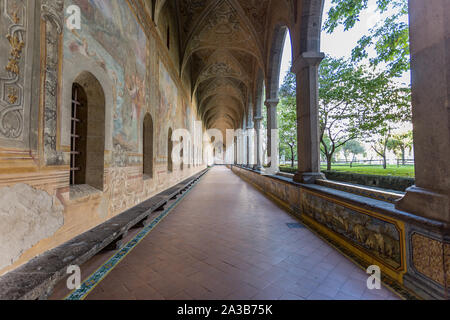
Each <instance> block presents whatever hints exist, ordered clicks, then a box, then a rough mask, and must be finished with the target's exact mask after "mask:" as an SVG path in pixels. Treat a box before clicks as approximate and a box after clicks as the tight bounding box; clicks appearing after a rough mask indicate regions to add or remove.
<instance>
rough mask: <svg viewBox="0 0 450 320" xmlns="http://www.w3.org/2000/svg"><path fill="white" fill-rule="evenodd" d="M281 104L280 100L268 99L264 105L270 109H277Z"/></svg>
mask: <svg viewBox="0 0 450 320" xmlns="http://www.w3.org/2000/svg"><path fill="white" fill-rule="evenodd" d="M279 102H280V100H279V99H267V100H266V102H264V104H265V105H266V107H268V108H276V107H277V106H278V103H279Z"/></svg>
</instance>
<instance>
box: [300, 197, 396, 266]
mask: <svg viewBox="0 0 450 320" xmlns="http://www.w3.org/2000/svg"><path fill="white" fill-rule="evenodd" d="M301 197H302V209H303V213H304V214H306V215H308V216H309V217H311V218H312V219H314V220H315V221H317V222H319V223H320V224H322V225H325V226H326V227H328V228H329V229H331V230H332V231H334V232H335V233H337V234H339V235H341V236H343V237H344V238H346V239H347V240H349V241H350V242H352V243H354V244H356V245H358V246H360V247H362V248H363V249H365V250H366V251H368V252H369V253H371V254H372V255H373V256H375V257H378V258H379V259H381V260H383V261H384V262H385V263H386V264H387V265H389V266H391V267H392V268H394V269H397V268H399V267H401V265H402V255H401V249H400V248H401V245H400V232H399V230H398V229H397V228H396V226H395V225H394V224H392V223H389V222H387V221H383V220H381V219H377V218H375V217H372V216H369V215H366V214H363V213H361V212H358V211H355V210H352V209H350V208H347V207H344V206H342V205H339V204H337V203H334V202H331V201H327V200H325V199H323V198H321V197H318V196H315V195H313V194H310V193H308V192H302V193H301Z"/></svg>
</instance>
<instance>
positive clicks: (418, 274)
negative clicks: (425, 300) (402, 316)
mask: <svg viewBox="0 0 450 320" xmlns="http://www.w3.org/2000/svg"><path fill="white" fill-rule="evenodd" d="M444 234H445V233H444ZM444 234H438V233H436V232H430V231H428V230H425V229H422V228H420V227H418V226H416V225H407V235H406V237H407V242H406V246H407V264H408V273H407V274H406V275H405V282H406V283H407V285H408V286H409V287H412V288H413V289H414V290H419V291H422V292H424V293H425V294H426V295H427V296H428V297H429V298H432V299H436V298H438V299H442V298H447V299H448V298H449V297H450V295H449V294H450V292H449V286H448V285H447V287H446V286H445V285H444V283H441V282H439V281H437V280H436V279H433V278H432V277H431V276H430V275H429V274H426V272H424V270H420V266H419V267H418V266H417V264H416V261H414V244H413V241H412V239H413V237H414V236H415V235H416V236H421V237H423V238H427V239H429V240H431V241H436V242H439V243H440V244H441V245H442V246H443V251H442V256H441V257H442V261H441V263H442V265H441V266H439V265H430V264H431V261H429V262H428V266H427V267H431V268H433V267H434V268H441V269H442V270H441V271H442V272H444V281H445V273H447V284H449V283H450V280H449V278H448V277H450V268H449V269H447V268H446V267H445V265H444V263H445V261H446V259H447V263H448V264H449V265H450V262H449V261H450V256H449V255H445V251H444V250H445V246H447V248H450V239H448V235H447V237H446V236H445V235H444ZM429 249H431V248H428V247H427V250H429ZM448 250H450V249H448ZM449 253H450V252H449Z"/></svg>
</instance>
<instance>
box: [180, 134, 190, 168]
mask: <svg viewBox="0 0 450 320" xmlns="http://www.w3.org/2000/svg"><path fill="white" fill-rule="evenodd" d="M183 143H184V139H183V137H180V145H181V151H180V170H181V171H183V170H184V145H183ZM187 154H188V155H189V152H188V153H187Z"/></svg>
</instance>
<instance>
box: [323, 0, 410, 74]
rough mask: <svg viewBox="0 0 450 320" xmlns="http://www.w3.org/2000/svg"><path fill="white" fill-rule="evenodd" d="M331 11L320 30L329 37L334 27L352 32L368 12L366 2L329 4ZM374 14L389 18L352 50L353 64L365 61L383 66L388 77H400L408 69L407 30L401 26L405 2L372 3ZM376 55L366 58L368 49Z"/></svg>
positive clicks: (344, 0)
mask: <svg viewBox="0 0 450 320" xmlns="http://www.w3.org/2000/svg"><path fill="white" fill-rule="evenodd" d="M331 1H332V5H333V6H332V7H331V9H330V11H329V13H328V19H327V20H326V22H325V24H324V29H325V30H326V31H327V32H328V33H332V32H333V31H334V30H335V29H336V28H337V27H338V26H341V25H342V26H343V27H344V30H349V29H351V28H353V27H354V26H355V25H356V24H357V23H358V22H359V21H360V20H359V18H360V15H361V13H362V12H363V11H364V10H366V9H368V3H369V0H331ZM376 4H377V11H378V12H379V13H381V14H385V13H386V12H389V15H388V16H387V17H385V18H384V19H383V20H382V21H380V22H379V23H377V24H376V25H375V26H374V27H373V28H371V29H370V30H369V34H367V35H365V36H363V37H362V38H361V39H360V40H359V41H358V45H357V47H356V48H354V49H353V52H352V58H353V61H355V62H359V61H361V60H363V59H366V58H369V60H370V63H371V64H372V66H378V65H379V64H381V63H385V64H386V65H387V67H388V69H389V73H390V74H391V75H395V76H400V75H401V74H402V73H403V72H405V71H408V70H409V69H410V48H409V26H408V24H407V23H405V22H403V21H402V20H405V19H404V18H405V17H406V16H407V15H408V0H376ZM370 48H373V49H375V51H376V53H377V54H376V56H375V57H369V53H368V52H369V49H370Z"/></svg>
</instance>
